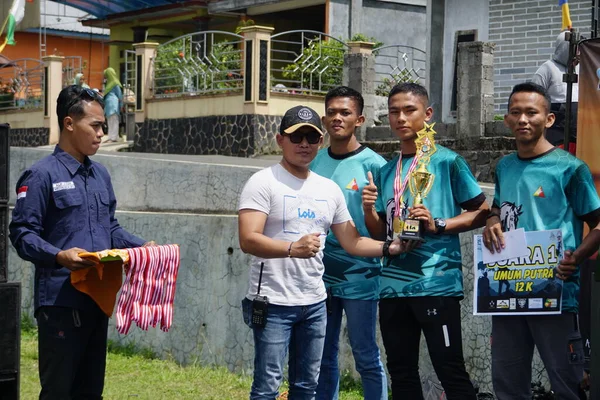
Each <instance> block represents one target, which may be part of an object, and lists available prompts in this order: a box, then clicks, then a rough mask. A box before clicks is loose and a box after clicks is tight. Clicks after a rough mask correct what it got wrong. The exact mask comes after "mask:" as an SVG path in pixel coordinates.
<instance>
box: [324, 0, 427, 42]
mask: <svg viewBox="0 0 600 400" xmlns="http://www.w3.org/2000/svg"><path fill="white" fill-rule="evenodd" d="M350 3H354V2H352V1H348V0H331V1H330V2H329V19H328V21H329V34H330V35H331V36H333V37H336V38H340V37H341V38H343V39H348V38H350V37H351V36H352V34H353V33H363V34H365V35H366V36H368V37H374V38H376V39H377V40H379V41H381V42H383V43H384V44H386V45H391V44H403V45H407V46H413V47H417V48H419V49H422V50H425V42H426V34H427V24H426V21H425V7H423V6H417V5H408V4H400V3H399V2H384V1H374V0H363V1H362V8H360V11H359V17H360V22H359V23H358V24H359V27H357V28H352V27H351V23H350V19H351V9H350V6H349V4H350Z"/></svg>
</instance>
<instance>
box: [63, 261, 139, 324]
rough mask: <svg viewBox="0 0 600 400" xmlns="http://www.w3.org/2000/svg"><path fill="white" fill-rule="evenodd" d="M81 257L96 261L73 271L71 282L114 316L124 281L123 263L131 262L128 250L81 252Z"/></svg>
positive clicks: (104, 310) (105, 312)
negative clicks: (91, 264) (118, 295)
mask: <svg viewBox="0 0 600 400" xmlns="http://www.w3.org/2000/svg"><path fill="white" fill-rule="evenodd" d="M79 257H81V258H83V259H86V260H90V261H93V262H94V266H93V267H89V268H83V269H79V270H76V271H72V272H71V284H72V285H73V287H75V289H77V290H79V291H80V292H83V293H86V294H87V295H88V296H90V297H91V298H92V299H93V300H94V301H95V302H96V304H98V306H99V307H100V309H101V310H102V311H103V312H104V314H106V315H108V316H109V317H110V316H112V313H113V310H114V308H115V303H116V301H117V293H118V292H119V290H120V289H121V284H122V283H123V268H122V267H123V264H125V263H127V262H129V253H127V251H126V250H120V249H112V250H103V251H97V252H83V253H79Z"/></svg>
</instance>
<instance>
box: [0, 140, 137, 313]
mask: <svg viewBox="0 0 600 400" xmlns="http://www.w3.org/2000/svg"><path fill="white" fill-rule="evenodd" d="M16 190H17V201H16V204H15V208H14V210H13V218H12V221H11V223H10V227H9V230H10V240H11V242H12V244H13V246H14V247H15V249H16V250H17V253H18V254H19V256H20V257H21V258H23V259H25V260H27V261H31V262H33V263H34V265H35V266H36V276H35V308H36V309H37V308H38V307H39V306H43V305H55V306H65V307H74V308H87V307H86V304H89V301H90V300H91V299H89V297H88V296H87V295H85V294H83V293H81V292H78V291H77V290H75V288H73V286H72V285H71V283H70V279H69V277H70V271H69V270H68V269H67V268H64V267H62V266H61V265H59V264H57V263H56V255H57V254H58V252H59V251H61V250H67V249H70V248H72V247H79V248H82V249H85V250H87V251H100V250H104V249H110V248H130V247H139V246H142V245H143V244H144V240H142V239H140V238H138V237H136V236H134V235H132V234H130V233H128V232H127V231H125V230H124V229H123V228H122V227H121V226H120V225H119V223H118V221H117V219H116V218H115V209H116V206H117V201H116V198H115V194H114V191H113V187H112V183H111V180H110V176H109V174H108V171H107V170H106V168H105V167H104V166H102V165H101V164H99V163H97V162H94V161H92V160H90V159H89V158H88V157H86V158H85V160H84V162H83V164H81V163H80V162H79V161H77V160H76V159H75V158H73V157H72V156H71V155H69V154H68V153H66V152H64V151H63V150H62V149H60V148H59V147H58V146H56V148H55V150H54V152H53V153H52V154H51V155H49V156H47V157H45V158H43V159H42V160H40V161H38V162H37V163H35V164H34V165H33V166H31V167H30V168H29V169H27V170H26V171H25V172H24V173H23V174H22V175H21V177H20V178H19V180H18V182H17V186H16ZM82 296H84V297H85V298H83V297H82Z"/></svg>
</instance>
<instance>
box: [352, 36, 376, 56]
mask: <svg viewBox="0 0 600 400" xmlns="http://www.w3.org/2000/svg"><path fill="white" fill-rule="evenodd" d="M350 42H369V43H374V44H375V46H373V48H374V49H376V48H378V47H383V42H380V41H379V40H377V39H375V38H374V37H372V36H367V35H365V34H363V33H357V34H355V35H354V36H352V37H351V38H350ZM376 53H377V52H376V51H374V52H373V54H375V55H376Z"/></svg>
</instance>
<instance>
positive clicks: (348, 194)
mask: <svg viewBox="0 0 600 400" xmlns="http://www.w3.org/2000/svg"><path fill="white" fill-rule="evenodd" d="M384 164H385V159H384V158H383V157H381V156H380V155H379V154H377V153H375V152H374V151H373V150H371V149H369V148H368V147H364V146H361V147H360V148H358V149H357V150H355V151H353V152H351V153H348V154H344V155H342V156H337V155H335V154H332V153H331V151H330V149H329V148H327V149H322V150H320V151H319V153H318V154H317V157H316V158H315V159H314V160H313V162H312V163H311V165H310V169H311V170H312V171H314V172H316V173H317V174H319V175H321V176H324V177H326V178H329V179H331V180H333V181H334V182H335V183H337V184H338V186H339V187H340V188H341V189H342V192H343V193H344V197H345V198H346V205H347V206H348V211H349V212H350V215H351V216H352V220H353V221H354V224H355V225H356V229H358V232H359V233H360V235H361V236H369V231H368V230H367V227H366V226H365V215H364V212H363V208H362V189H363V187H365V186H366V185H367V184H368V183H369V182H368V179H367V172H368V171H371V173H372V174H373V175H376V174H377V173H378V172H379V168H381V166H382V165H384ZM323 264H325V274H324V275H323V281H324V282H325V286H326V287H327V288H331V292H332V294H333V295H334V296H337V297H341V298H345V299H355V300H373V299H378V298H379V283H380V275H381V262H380V260H379V259H374V258H363V257H354V256H351V255H349V254H348V253H346V251H345V250H344V249H343V248H342V247H341V246H340V242H339V241H338V240H337V238H336V237H335V236H334V235H333V233H332V232H329V234H328V235H327V240H326V242H325V250H324V256H323Z"/></svg>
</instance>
